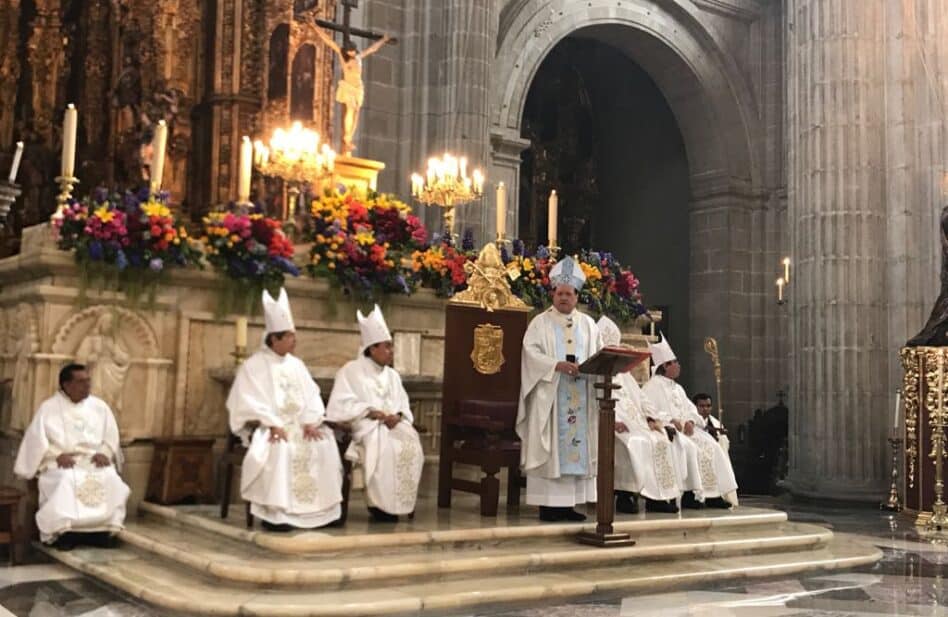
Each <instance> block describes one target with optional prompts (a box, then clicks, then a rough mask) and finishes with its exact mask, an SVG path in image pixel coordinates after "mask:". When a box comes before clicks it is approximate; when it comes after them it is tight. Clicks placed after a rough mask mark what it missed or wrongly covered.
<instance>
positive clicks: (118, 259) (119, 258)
mask: <svg viewBox="0 0 948 617" xmlns="http://www.w3.org/2000/svg"><path fill="white" fill-rule="evenodd" d="M115 265H116V266H118V269H119V270H124V269H125V268H127V267H128V258H127V257H126V256H125V251H123V250H122V249H119V250H118V253H116V254H115Z"/></svg>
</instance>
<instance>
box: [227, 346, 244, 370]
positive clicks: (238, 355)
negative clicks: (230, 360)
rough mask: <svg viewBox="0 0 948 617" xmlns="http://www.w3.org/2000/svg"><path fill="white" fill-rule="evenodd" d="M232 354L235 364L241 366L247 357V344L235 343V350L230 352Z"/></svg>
mask: <svg viewBox="0 0 948 617" xmlns="http://www.w3.org/2000/svg"><path fill="white" fill-rule="evenodd" d="M230 355H231V356H233V357H234V366H240V365H241V364H243V363H244V360H246V359H247V346H246V345H235V346H234V351H232V352H230Z"/></svg>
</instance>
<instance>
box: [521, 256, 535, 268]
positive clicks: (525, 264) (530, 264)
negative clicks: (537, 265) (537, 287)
mask: <svg viewBox="0 0 948 617" xmlns="http://www.w3.org/2000/svg"><path fill="white" fill-rule="evenodd" d="M523 269H524V270H533V260H532V259H530V258H529V257H527V258H525V259H524V260H523Z"/></svg>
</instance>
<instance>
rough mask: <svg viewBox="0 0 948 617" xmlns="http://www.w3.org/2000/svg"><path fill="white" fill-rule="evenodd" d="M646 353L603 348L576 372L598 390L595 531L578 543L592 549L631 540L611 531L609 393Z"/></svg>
mask: <svg viewBox="0 0 948 617" xmlns="http://www.w3.org/2000/svg"><path fill="white" fill-rule="evenodd" d="M649 355H650V354H649V353H648V352H647V351H636V350H633V349H628V348H626V347H604V348H603V349H600V350H599V352H598V353H597V354H596V355H594V356H593V357H591V358H589V359H588V360H586V361H585V362H583V363H582V364H581V365H580V367H579V372H580V373H583V374H585V375H599V376H600V377H601V379H600V381H599V382H598V383H596V384H595V387H596V389H597V390H601V391H602V392H601V397H600V398H599V467H598V471H597V472H596V492H597V494H598V498H597V501H596V531H583V532H580V534H579V537H578V539H579V541H580V542H582V543H583V544H592V545H594V546H608V547H611V546H631V545H633V544H635V540H633V539H632V537H631V536H629V534H627V533H617V532H616V531H615V530H614V529H613V528H612V521H613V520H614V519H615V505H616V504H615V499H614V498H613V492H614V491H615V448H616V438H615V424H616V400H615V399H614V398H612V391H613V390H618V389H620V388H621V387H622V386H619V385H618V384H616V383H614V382H613V381H612V378H613V377H614V376H615V375H617V374H619V373H623V372H625V371H628V370H629V369H631V368H633V367H635V366H636V365H638V364H639V363H640V362H643V361H644V360H646V359H648V357H649Z"/></svg>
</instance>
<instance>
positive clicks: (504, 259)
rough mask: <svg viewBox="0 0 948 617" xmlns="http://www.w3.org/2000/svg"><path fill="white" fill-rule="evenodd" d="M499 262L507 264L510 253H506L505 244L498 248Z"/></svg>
mask: <svg viewBox="0 0 948 617" xmlns="http://www.w3.org/2000/svg"><path fill="white" fill-rule="evenodd" d="M500 260H501V261H502V262H504V263H508V262H509V261H510V253H508V252H507V245H506V244H505V245H503V246H501V247H500Z"/></svg>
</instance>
